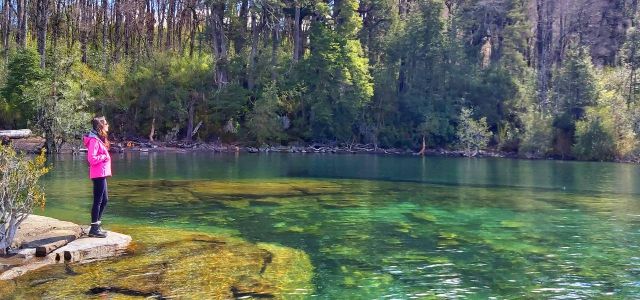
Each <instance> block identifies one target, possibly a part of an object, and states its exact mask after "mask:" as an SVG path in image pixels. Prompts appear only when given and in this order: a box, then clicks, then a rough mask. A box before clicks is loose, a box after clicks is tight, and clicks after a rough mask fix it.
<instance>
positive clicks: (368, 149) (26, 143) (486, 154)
mask: <svg viewBox="0 0 640 300" xmlns="http://www.w3.org/2000/svg"><path fill="white" fill-rule="evenodd" d="M12 145H13V147H14V148H15V149H16V150H19V151H25V152H27V153H39V151H40V149H42V148H43V147H44V139H43V138H40V137H30V138H24V139H14V140H12ZM85 152H86V149H84V147H78V146H72V145H71V144H68V143H67V144H65V145H63V147H62V149H61V151H60V152H58V153H57V154H78V153H85ZM110 152H111V153H126V152H143V153H144V152H176V153H187V152H215V153H253V154H259V153H271V152H273V153H308V154H374V155H398V156H421V155H422V156H426V157H469V158H509V159H519V160H554V161H582V160H576V159H573V158H562V157H554V156H547V157H535V156H522V155H518V153H516V152H507V151H497V150H495V149H487V150H480V151H478V152H477V153H475V154H474V155H472V156H465V153H464V151H462V150H449V149H443V148H431V149H426V150H425V152H424V154H420V153H419V152H417V151H414V150H412V149H408V148H404V149H401V148H375V147H373V145H371V144H352V145H340V146H338V145H328V144H318V143H311V144H307V145H302V146H301V145H289V146H283V145H279V146H262V147H253V146H245V145H242V144H240V143H238V144H231V143H230V144H224V143H211V142H188V141H174V142H159V141H154V142H149V141H144V140H142V141H116V142H113V143H112V146H111V149H110ZM584 162H611V163H625V164H638V163H640V158H632V159H614V160H606V161H584Z"/></svg>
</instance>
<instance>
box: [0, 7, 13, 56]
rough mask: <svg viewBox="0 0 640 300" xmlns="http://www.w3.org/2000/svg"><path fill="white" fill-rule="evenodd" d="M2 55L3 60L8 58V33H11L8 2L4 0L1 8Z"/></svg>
mask: <svg viewBox="0 0 640 300" xmlns="http://www.w3.org/2000/svg"><path fill="white" fill-rule="evenodd" d="M2 17H3V19H2V27H3V30H2V49H3V52H2V54H3V55H4V58H5V60H7V59H8V58H9V33H10V32H11V27H10V26H11V10H10V9H9V0H4V3H3V6H2Z"/></svg>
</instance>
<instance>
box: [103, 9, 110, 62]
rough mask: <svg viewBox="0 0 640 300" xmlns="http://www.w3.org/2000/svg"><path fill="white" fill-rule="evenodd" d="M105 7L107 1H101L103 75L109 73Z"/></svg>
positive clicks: (107, 19) (107, 18)
mask: <svg viewBox="0 0 640 300" xmlns="http://www.w3.org/2000/svg"><path fill="white" fill-rule="evenodd" d="M107 7H108V6H107V0H102V64H103V68H104V73H105V74H107V72H108V71H109V59H108V58H107V35H108V34H109V32H108V28H109V27H108V26H107V23H108V21H109V17H108V15H107Z"/></svg>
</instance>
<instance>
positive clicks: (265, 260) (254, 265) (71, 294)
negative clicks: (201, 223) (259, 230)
mask: <svg viewBox="0 0 640 300" xmlns="http://www.w3.org/2000/svg"><path fill="white" fill-rule="evenodd" d="M130 230H131V233H132V235H133V238H134V240H135V241H136V243H135V244H134V245H133V247H130V251H131V252H130V255H127V256H124V257H122V258H119V259H117V260H116V259H111V260H103V261H98V262H95V263H90V264H80V265H73V264H72V265H70V266H72V268H73V270H72V272H69V271H68V270H64V269H63V268H61V267H55V266H54V267H49V268H46V269H43V270H40V271H36V272H34V273H30V274H27V275H26V276H23V277H20V278H18V279H17V280H16V281H15V284H11V283H7V284H4V285H3V283H0V295H7V294H11V293H13V295H14V296H15V297H16V298H34V297H36V298H50V299H68V298H78V297H80V298H82V296H81V295H84V297H87V296H88V295H100V296H106V297H114V298H120V297H141V298H144V297H146V298H150V299H163V298H177V299H183V298H188V299H234V298H237V297H240V298H242V297H248V298H250V297H252V298H286V299H297V298H304V297H305V295H308V294H311V293H313V285H312V283H311V279H312V276H313V267H312V266H311V262H310V259H309V257H308V255H307V254H306V253H305V252H303V251H300V250H296V249H291V248H287V247H282V246H278V245H271V244H262V243H261V244H252V243H248V242H246V241H244V240H241V239H239V238H236V237H220V236H212V235H207V234H202V233H197V232H190V231H179V230H171V229H162V228H154V227H140V228H135V229H130ZM121 231H125V232H126V230H121ZM43 278H51V280H46V281H42V279H43ZM38 280H40V281H38ZM36 281H38V282H37V284H35V283H36Z"/></svg>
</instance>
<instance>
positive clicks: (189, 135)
mask: <svg viewBox="0 0 640 300" xmlns="http://www.w3.org/2000/svg"><path fill="white" fill-rule="evenodd" d="M194 94H195V95H194ZM197 96H198V95H197V93H196V92H192V93H189V107H188V111H189V116H188V120H187V135H186V137H185V140H187V141H191V140H192V138H193V135H192V134H193V115H194V114H195V106H196V103H195V102H196V99H197V98H196V97H197Z"/></svg>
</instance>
